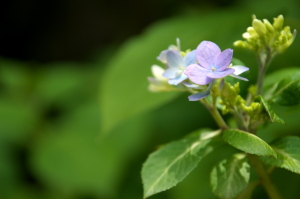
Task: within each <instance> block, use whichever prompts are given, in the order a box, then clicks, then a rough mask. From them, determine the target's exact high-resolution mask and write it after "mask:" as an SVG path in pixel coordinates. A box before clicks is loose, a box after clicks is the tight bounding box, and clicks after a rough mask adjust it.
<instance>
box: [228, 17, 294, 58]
mask: <svg viewBox="0 0 300 199" xmlns="http://www.w3.org/2000/svg"><path fill="white" fill-rule="evenodd" d="M283 22H284V18H283V16H282V15H279V16H278V17H277V18H274V21H273V24H271V23H270V22H269V21H268V20H267V19H263V20H262V21H261V20H258V19H256V17H255V15H254V16H253V20H252V26H251V27H248V28H247V32H245V33H244V34H243V38H244V39H245V41H242V40H238V41H236V42H234V45H235V46H237V47H243V48H248V49H250V50H253V51H255V52H258V53H260V52H261V51H264V50H268V51H271V52H273V53H281V52H283V51H284V50H285V49H287V48H288V47H289V46H290V45H291V44H292V43H293V41H294V39H295V37H296V30H294V31H293V33H292V32H291V29H290V27H289V26H285V27H283Z"/></svg>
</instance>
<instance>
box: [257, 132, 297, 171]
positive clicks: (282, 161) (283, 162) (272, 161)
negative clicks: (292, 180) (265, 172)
mask: <svg viewBox="0 0 300 199" xmlns="http://www.w3.org/2000/svg"><path fill="white" fill-rule="evenodd" d="M271 146H272V147H273V149H274V150H275V151H276V152H277V158H273V157H261V159H262V160H263V162H264V163H266V164H268V165H271V166H275V167H280V168H284V169H287V170H289V171H292V172H294V173H298V174H300V137H296V136H286V137H283V138H281V139H278V140H276V141H275V142H274V143H273V144H272V145H271Z"/></svg>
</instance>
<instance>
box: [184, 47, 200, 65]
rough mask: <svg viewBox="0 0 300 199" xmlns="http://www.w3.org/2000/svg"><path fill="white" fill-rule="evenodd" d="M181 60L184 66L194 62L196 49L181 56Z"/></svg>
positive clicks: (195, 60)
mask: <svg viewBox="0 0 300 199" xmlns="http://www.w3.org/2000/svg"><path fill="white" fill-rule="evenodd" d="M183 61H184V65H185V66H188V65H191V64H196V63H197V58H196V50H193V51H191V52H189V53H187V54H186V55H185V57H184V58H183Z"/></svg>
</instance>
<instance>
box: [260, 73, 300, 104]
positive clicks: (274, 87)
mask: <svg viewBox="0 0 300 199" xmlns="http://www.w3.org/2000/svg"><path fill="white" fill-rule="evenodd" d="M299 73H300V69H299V67H290V68H284V69H280V70H276V71H274V72H273V73H270V74H267V76H266V79H265V83H264V99H266V100H267V101H269V100H270V99H272V98H274V97H277V96H278V94H280V92H281V91H282V88H283V87H281V89H278V85H279V83H280V82H281V81H283V80H284V79H286V78H287V77H292V76H294V75H297V74H299ZM282 86H283V85H282ZM283 90H284V89H283ZM276 95H277V96H276Z"/></svg>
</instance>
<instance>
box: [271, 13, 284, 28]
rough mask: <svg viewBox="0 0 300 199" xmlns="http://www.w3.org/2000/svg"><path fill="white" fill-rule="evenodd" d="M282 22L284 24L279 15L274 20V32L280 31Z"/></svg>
mask: <svg viewBox="0 0 300 199" xmlns="http://www.w3.org/2000/svg"><path fill="white" fill-rule="evenodd" d="M283 22H284V19H283V16H282V15H279V16H278V17H277V18H274V22H273V27H274V28H275V29H276V30H278V31H281V29H282V26H283Z"/></svg>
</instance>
